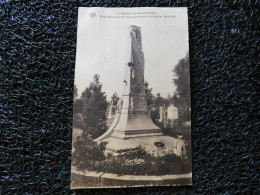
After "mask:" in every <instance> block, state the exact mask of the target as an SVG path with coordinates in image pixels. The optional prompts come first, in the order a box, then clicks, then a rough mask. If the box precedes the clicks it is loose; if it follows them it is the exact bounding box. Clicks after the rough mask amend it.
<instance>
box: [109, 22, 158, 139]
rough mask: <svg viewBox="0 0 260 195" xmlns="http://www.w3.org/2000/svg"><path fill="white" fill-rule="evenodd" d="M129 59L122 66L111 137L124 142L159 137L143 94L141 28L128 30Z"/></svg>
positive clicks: (131, 27) (133, 27)
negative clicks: (120, 92) (118, 105)
mask: <svg viewBox="0 0 260 195" xmlns="http://www.w3.org/2000/svg"><path fill="white" fill-rule="evenodd" d="M129 47H130V53H129V55H130V57H129V58H130V59H129V62H128V63H127V64H125V66H126V67H125V68H126V69H127V70H126V77H125V80H124V85H125V87H124V92H123V95H122V105H121V110H120V117H119V119H118V123H117V125H116V126H115V128H114V131H113V134H112V137H116V138H120V139H128V138H135V137H147V136H157V135H162V132H161V129H160V128H159V127H157V126H156V125H155V124H154V123H153V122H152V119H151V116H150V113H149V112H148V109H147V104H146V98H145V97H146V96H145V91H144V54H143V51H142V38H141V28H140V27H137V26H133V25H132V26H130V27H129Z"/></svg>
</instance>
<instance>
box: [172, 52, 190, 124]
mask: <svg viewBox="0 0 260 195" xmlns="http://www.w3.org/2000/svg"><path fill="white" fill-rule="evenodd" d="M173 73H174V76H175V78H174V79H173V82H174V84H175V85H176V94H175V95H174V96H173V102H174V104H175V106H176V107H178V110H179V123H180V124H182V122H184V121H188V120H190V106H191V105H190V65H189V55H188V54H187V55H186V56H185V57H184V58H182V59H181V60H180V61H179V62H178V64H177V65H176V66H175V67H174V69H173Z"/></svg>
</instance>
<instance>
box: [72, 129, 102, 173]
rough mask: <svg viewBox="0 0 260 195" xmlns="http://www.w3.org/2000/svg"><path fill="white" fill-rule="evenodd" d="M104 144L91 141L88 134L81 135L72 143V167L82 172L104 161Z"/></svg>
mask: <svg viewBox="0 0 260 195" xmlns="http://www.w3.org/2000/svg"><path fill="white" fill-rule="evenodd" d="M106 144H107V143H106V142H101V143H99V144H98V143H96V142H94V141H93V139H92V138H91V136H90V135H89V134H86V133H82V135H81V136H78V137H77V140H76V141H75V143H74V147H75V151H74V152H73V154H72V155H73V157H72V159H73V162H72V163H73V165H74V166H76V167H77V168H78V170H84V169H87V168H89V167H91V166H93V164H94V163H95V162H101V161H104V160H105V159H106V158H105V155H104V151H105V149H106Z"/></svg>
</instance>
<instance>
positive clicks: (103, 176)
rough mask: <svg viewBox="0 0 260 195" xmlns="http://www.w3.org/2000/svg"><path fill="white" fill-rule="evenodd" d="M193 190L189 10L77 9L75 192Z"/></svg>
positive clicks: (73, 141)
mask: <svg viewBox="0 0 260 195" xmlns="http://www.w3.org/2000/svg"><path fill="white" fill-rule="evenodd" d="M179 185H192V149H191V99H190V64H189V36H188V15H187V8H86V7H84V8H83V7H82V8H79V12H78V29H77V52H76V65H75V84H74V99H73V130H72V159H71V188H72V189H80V188H120V187H143V186H179Z"/></svg>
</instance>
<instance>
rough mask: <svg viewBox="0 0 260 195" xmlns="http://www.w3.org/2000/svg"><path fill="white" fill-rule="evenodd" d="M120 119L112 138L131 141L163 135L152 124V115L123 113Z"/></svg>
mask: <svg viewBox="0 0 260 195" xmlns="http://www.w3.org/2000/svg"><path fill="white" fill-rule="evenodd" d="M120 119H121V120H120V121H119V123H118V125H117V126H116V128H115V129H114V131H113V134H112V135H111V136H112V137H115V138H119V139H129V138H137V137H149V136H160V135H163V134H162V130H161V129H160V128H159V127H157V126H156V125H155V124H154V123H153V122H152V119H151V116H150V114H145V113H139V114H136V113H126V114H124V113H121V117H120Z"/></svg>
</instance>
